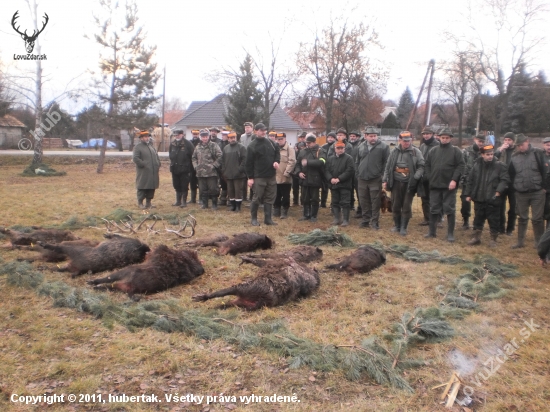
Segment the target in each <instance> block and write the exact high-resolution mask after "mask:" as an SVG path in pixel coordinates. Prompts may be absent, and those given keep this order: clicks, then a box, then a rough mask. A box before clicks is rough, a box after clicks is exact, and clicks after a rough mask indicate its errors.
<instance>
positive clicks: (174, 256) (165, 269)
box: [88, 245, 204, 296]
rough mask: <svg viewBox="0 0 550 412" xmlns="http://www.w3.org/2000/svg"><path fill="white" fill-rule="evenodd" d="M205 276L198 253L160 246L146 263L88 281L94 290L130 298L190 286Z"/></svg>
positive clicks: (148, 257)
mask: <svg viewBox="0 0 550 412" xmlns="http://www.w3.org/2000/svg"><path fill="white" fill-rule="evenodd" d="M203 273H204V268H203V267H202V265H201V262H200V261H199V257H198V255H197V252H196V251H193V250H175V249H170V248H169V247H168V246H165V245H160V246H158V247H157V248H156V249H154V250H153V251H152V252H151V253H149V254H147V258H146V259H145V262H143V263H140V264H138V265H131V266H127V267H125V268H123V269H121V270H119V271H116V272H114V273H112V274H110V275H109V276H107V277H104V278H101V279H94V280H90V281H88V284H90V285H94V286H95V288H94V289H107V290H120V291H122V292H126V293H127V294H128V295H129V296H133V295H135V294H138V293H139V294H148V293H156V292H160V291H162V290H166V289H169V288H173V287H174V286H178V285H181V284H183V283H187V282H190V281H192V280H193V279H195V278H196V277H198V276H200V275H202V274H203Z"/></svg>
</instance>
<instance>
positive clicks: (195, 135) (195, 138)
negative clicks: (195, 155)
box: [189, 129, 201, 203]
mask: <svg viewBox="0 0 550 412" xmlns="http://www.w3.org/2000/svg"><path fill="white" fill-rule="evenodd" d="M199 132H200V130H199V129H193V130H191V135H192V138H191V144H192V145H193V148H195V147H197V145H198V144H199V143H200V142H201V138H200V136H199ZM189 187H190V189H191V200H190V201H189V203H197V189H198V188H199V179H197V172H196V171H195V168H194V167H193V170H192V171H191V179H190V181H189ZM199 200H200V199H199Z"/></svg>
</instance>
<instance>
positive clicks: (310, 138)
mask: <svg viewBox="0 0 550 412" xmlns="http://www.w3.org/2000/svg"><path fill="white" fill-rule="evenodd" d="M316 141H317V139H316V138H315V135H314V134H313V133H309V134H308V135H307V136H306V142H316Z"/></svg>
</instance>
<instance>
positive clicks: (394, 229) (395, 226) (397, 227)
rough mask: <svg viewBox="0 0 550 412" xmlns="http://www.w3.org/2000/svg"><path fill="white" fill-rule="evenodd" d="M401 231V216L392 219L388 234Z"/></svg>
mask: <svg viewBox="0 0 550 412" xmlns="http://www.w3.org/2000/svg"><path fill="white" fill-rule="evenodd" d="M400 230H401V216H394V217H393V227H392V228H391V229H390V232H393V233H396V232H399V231H400Z"/></svg>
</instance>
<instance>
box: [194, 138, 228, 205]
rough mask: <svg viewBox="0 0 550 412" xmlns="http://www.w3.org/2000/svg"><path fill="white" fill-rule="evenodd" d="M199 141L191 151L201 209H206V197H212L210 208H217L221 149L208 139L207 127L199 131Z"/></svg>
mask: <svg viewBox="0 0 550 412" xmlns="http://www.w3.org/2000/svg"><path fill="white" fill-rule="evenodd" d="M200 137H201V142H200V143H199V144H198V145H197V147H195V151H194V152H193V157H192V159H193V167H194V168H195V171H196V173H197V178H198V179H199V196H200V198H201V199H202V206H201V208H202V209H208V199H209V198H210V199H212V209H214V210H217V209H218V193H219V190H218V169H219V168H220V166H221V161H222V151H221V149H220V146H219V145H218V144H217V143H215V142H212V141H210V133H209V132H208V130H207V129H202V130H201V131H200Z"/></svg>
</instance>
